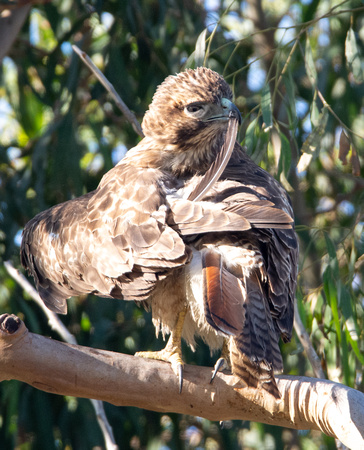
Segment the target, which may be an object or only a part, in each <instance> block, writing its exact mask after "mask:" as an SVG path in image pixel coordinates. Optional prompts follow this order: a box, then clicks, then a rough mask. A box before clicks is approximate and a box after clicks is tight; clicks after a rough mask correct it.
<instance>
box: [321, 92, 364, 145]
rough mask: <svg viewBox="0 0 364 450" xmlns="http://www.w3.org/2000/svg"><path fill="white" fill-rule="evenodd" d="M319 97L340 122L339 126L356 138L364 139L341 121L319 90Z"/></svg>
mask: <svg viewBox="0 0 364 450" xmlns="http://www.w3.org/2000/svg"><path fill="white" fill-rule="evenodd" d="M317 95H318V96H319V98H320V100H321V101H322V103H323V105H324V106H325V107H326V108H327V109H328V110H329V111H330V113H331V114H332V115H333V116H334V117H335V119H336V120H337V121H338V122H339V124H340V125H341V126H342V127H343V128H345V129H346V130H347V131H348V132H349V133H351V134H353V135H354V136H356V137H358V138H360V139H364V136H361V135H360V134H358V133H355V131H353V130H351V129H350V128H348V126H347V125H345V123H344V122H343V121H342V120H341V119H340V117H339V116H338V115H337V114H336V113H335V111H334V110H333V109H332V108H331V106H330V105H329V104H328V103H327V101H326V100H325V97H324V96H323V95H322V93H321V92H320V91H319V90H318V89H317Z"/></svg>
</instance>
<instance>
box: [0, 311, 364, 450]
mask: <svg viewBox="0 0 364 450" xmlns="http://www.w3.org/2000/svg"><path fill="white" fill-rule="evenodd" d="M210 377H211V369H210V368H207V367H194V366H190V365H186V366H185V370H184V385H183V386H184V387H183V391H182V394H179V393H178V380H177V378H176V376H175V375H174V373H173V372H172V370H171V368H170V366H169V365H168V364H167V363H164V362H160V361H154V360H153V361H152V360H145V359H142V358H137V357H135V356H130V355H123V354H119V353H113V352H108V351H104V350H95V349H91V348H87V347H82V346H78V345H71V344H64V343H61V342H58V341H55V340H52V339H49V338H45V337H42V336H39V335H36V334H33V333H30V332H29V331H28V329H27V328H26V326H25V325H24V323H23V322H22V321H21V320H20V319H19V318H18V317H16V316H9V315H7V314H3V315H2V316H0V381H2V380H11V379H16V380H19V381H23V382H25V383H28V384H30V385H31V386H34V387H36V388H38V389H41V390H43V391H46V392H52V393H55V394H59V395H71V396H76V397H85V398H96V399H99V400H103V401H107V402H109V403H112V404H114V405H119V406H120V405H124V406H135V407H139V408H145V409H149V410H153V411H160V412H176V413H180V414H192V415H195V416H201V417H206V418H207V419H210V420H231V419H240V420H252V421H256V422H264V423H268V424H271V425H279V426H283V427H288V428H295V429H314V430H321V431H323V432H324V433H326V434H327V435H329V436H333V437H336V438H337V439H339V440H340V441H341V442H343V443H344V444H345V445H347V446H349V447H350V448H359V447H360V445H364V394H362V393H361V392H359V391H356V390H354V389H351V388H348V387H346V386H343V385H341V384H338V383H334V382H331V381H326V380H321V379H314V378H307V377H290V376H277V384H278V388H279V390H280V392H281V394H282V399H281V400H280V401H277V400H275V399H274V398H273V397H272V396H270V395H269V394H268V393H266V392H265V391H263V390H256V389H251V388H248V387H245V388H237V387H236V386H237V385H236V383H237V379H236V378H235V377H234V376H233V375H228V374H226V373H219V374H218V375H217V376H216V379H215V380H214V383H213V384H210V383H209V380H210Z"/></svg>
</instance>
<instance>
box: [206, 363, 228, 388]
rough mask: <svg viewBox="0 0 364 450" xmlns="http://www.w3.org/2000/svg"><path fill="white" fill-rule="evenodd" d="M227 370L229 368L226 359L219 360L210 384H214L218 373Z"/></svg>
mask: <svg viewBox="0 0 364 450" xmlns="http://www.w3.org/2000/svg"><path fill="white" fill-rule="evenodd" d="M226 368H227V362H226V359H225V358H224V357H221V358H219V359H218V360H217V361H216V363H215V366H214V371H213V373H212V376H211V380H210V384H212V382H213V381H214V378H215V376H216V374H217V372H219V371H220V370H224V369H226Z"/></svg>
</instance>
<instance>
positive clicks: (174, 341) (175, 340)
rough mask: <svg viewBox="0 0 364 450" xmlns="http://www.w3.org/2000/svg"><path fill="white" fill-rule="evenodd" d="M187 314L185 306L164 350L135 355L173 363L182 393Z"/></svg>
mask: <svg viewBox="0 0 364 450" xmlns="http://www.w3.org/2000/svg"><path fill="white" fill-rule="evenodd" d="M186 314H187V308H184V309H183V310H182V311H181V312H180V313H179V314H178V317H177V323H176V325H175V327H174V328H173V329H172V331H171V335H170V337H169V339H168V342H167V345H166V346H165V348H164V349H163V350H160V351H159V352H137V353H135V356H140V357H142V358H149V359H158V360H160V361H166V362H169V363H171V366H172V370H173V372H174V373H175V374H176V375H177V377H178V382H179V392H180V393H181V392H182V386H183V366H184V362H183V359H182V349H181V338H182V330H183V324H184V321H185V317H186Z"/></svg>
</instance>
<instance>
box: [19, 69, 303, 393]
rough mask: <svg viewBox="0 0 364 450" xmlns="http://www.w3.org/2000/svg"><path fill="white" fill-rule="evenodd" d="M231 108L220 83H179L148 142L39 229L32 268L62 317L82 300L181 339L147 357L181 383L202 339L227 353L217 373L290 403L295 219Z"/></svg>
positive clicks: (148, 127)
mask: <svg viewBox="0 0 364 450" xmlns="http://www.w3.org/2000/svg"><path fill="white" fill-rule="evenodd" d="M231 100H232V92H231V89H230V87H229V86H228V84H227V83H226V82H225V80H224V79H223V78H222V77H221V76H220V75H218V74H217V73H216V72H213V71H212V70H210V69H207V68H203V67H200V68H198V69H196V70H187V71H185V72H183V73H180V74H178V75H176V76H170V77H168V78H167V79H166V80H165V81H164V82H163V83H162V84H161V85H160V86H159V87H158V89H157V91H156V93H155V95H154V97H153V102H152V104H151V105H150V107H149V110H148V111H147V113H146V114H145V117H144V120H143V124H142V128H143V131H144V134H145V138H144V139H143V140H142V141H141V142H140V143H139V144H138V145H137V146H136V147H134V148H132V149H131V150H129V151H128V153H127V155H126V156H125V158H124V159H122V160H121V161H120V162H119V163H118V164H117V165H116V166H115V167H114V168H113V169H111V170H110V171H109V172H108V173H106V174H105V175H104V177H103V178H102V180H101V182H100V184H99V186H98V188H97V189H96V190H95V191H93V192H90V193H88V194H86V195H83V196H82V197H79V198H76V199H74V200H70V201H68V202H65V203H63V204H60V205H57V206H54V207H53V208H51V209H49V210H47V211H44V212H42V213H40V214H38V215H37V216H36V217H35V218H34V219H33V220H31V221H30V222H29V223H28V224H27V225H26V226H25V228H24V232H23V241H22V246H21V261H22V264H23V266H24V267H26V268H27V269H28V270H29V272H30V273H31V274H32V275H33V277H34V279H35V283H36V286H37V289H38V291H39V294H40V296H41V297H42V299H43V301H44V303H45V304H46V305H47V306H48V308H50V309H51V310H52V311H55V312H57V313H62V314H65V313H66V311H67V304H66V299H67V298H69V297H71V296H73V295H79V294H85V293H92V294H96V295H99V296H101V297H113V298H116V299H123V300H133V301H136V302H143V303H144V304H145V305H147V306H149V307H150V308H151V309H152V314H153V323H154V325H155V327H156V330H157V333H158V332H159V331H161V332H162V334H163V336H165V335H166V334H168V333H170V338H169V340H168V343H167V346H166V348H165V349H164V350H162V351H161V352H157V353H152V352H142V353H139V355H140V356H144V357H150V358H157V359H162V360H165V361H169V362H171V364H172V368H173V370H174V371H175V373H177V374H179V376H180V383H181V381H182V366H183V362H182V355H181V337H183V338H184V339H185V340H186V341H187V343H188V344H189V345H190V346H191V347H192V348H193V347H194V344H195V337H196V336H200V337H201V338H202V339H203V340H204V341H205V342H206V343H207V344H208V345H209V347H210V349H211V350H215V349H222V356H223V358H220V360H219V361H218V363H217V365H216V366H215V373H216V370H218V369H219V368H221V366H223V367H231V369H232V372H233V373H234V374H235V375H236V376H237V377H239V378H240V379H241V380H242V381H243V382H244V384H247V385H249V386H252V387H261V388H263V389H266V390H267V391H268V392H270V393H271V394H272V395H274V396H275V397H279V395H280V394H279V391H278V389H277V386H276V382H275V380H274V375H273V374H274V372H276V371H277V372H279V371H282V369H283V365H282V357H281V354H280V349H279V345H278V341H279V338H280V336H281V337H282V338H283V341H285V342H286V341H289V340H290V338H291V332H292V322H293V302H294V294H295V286H296V274H297V240H296V235H295V232H294V229H293V214H292V208H291V205H290V202H289V199H288V197H287V194H286V192H285V191H284V189H283V188H282V187H281V186H280V184H279V183H278V182H277V181H275V180H274V178H272V177H271V176H270V175H269V174H268V173H267V172H265V171H264V170H262V169H261V168H259V167H258V166H257V165H256V164H255V163H254V162H253V161H252V160H251V159H250V158H249V157H248V156H247V155H246V153H245V152H244V151H243V149H242V148H241V146H240V145H239V144H238V143H237V142H235V136H236V129H237V128H236V126H237V125H236V123H237V121H238V120H241V118H240V113H239V111H238V109H237V108H236V106H235V105H234V104H233V103H232V101H231ZM233 126H235V134H234V131H231V130H230V128H231V129H233V130H234V127H233ZM229 127H230V128H229ZM228 139H230V140H231V139H232V145H231V144H229V143H226V142H225V141H227V140H228ZM230 151H232V155H231V157H230V159H229V152H230ZM224 159H225V160H226V161H225V162H224V161H223V160H224ZM227 161H228V162H227ZM226 164H227V165H226ZM225 166H226V167H225ZM221 167H222V168H224V167H225V169H224V170H223V173H222V174H221V176H220V172H219V170H220V169H221ZM220 171H221V170H220ZM216 177H217V178H218V180H217V181H216V182H214V180H215V178H216ZM221 363H222V364H221ZM215 373H214V374H215ZM180 386H181V385H180Z"/></svg>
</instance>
